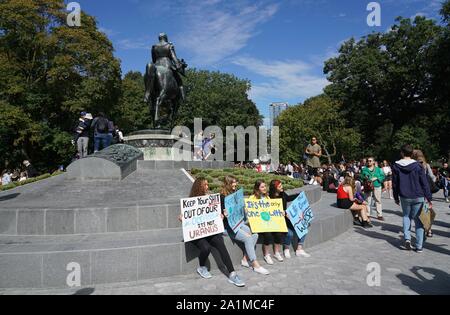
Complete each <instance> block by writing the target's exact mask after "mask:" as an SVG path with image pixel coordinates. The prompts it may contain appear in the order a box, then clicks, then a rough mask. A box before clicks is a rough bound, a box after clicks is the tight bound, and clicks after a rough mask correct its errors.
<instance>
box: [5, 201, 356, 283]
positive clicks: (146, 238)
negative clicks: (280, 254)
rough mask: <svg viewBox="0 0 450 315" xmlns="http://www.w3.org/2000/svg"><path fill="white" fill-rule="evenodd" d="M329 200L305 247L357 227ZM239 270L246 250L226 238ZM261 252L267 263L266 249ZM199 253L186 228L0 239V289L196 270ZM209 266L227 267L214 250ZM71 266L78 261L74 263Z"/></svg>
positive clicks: (318, 212) (317, 213)
mask: <svg viewBox="0 0 450 315" xmlns="http://www.w3.org/2000/svg"><path fill="white" fill-rule="evenodd" d="M333 202H334V200H333V199H330V198H325V199H323V200H321V201H320V202H319V203H316V204H315V205H313V211H314V214H315V220H314V221H313V223H312V226H311V228H310V231H309V234H308V237H307V241H306V247H312V246H315V245H318V244H320V243H322V242H325V241H328V240H330V239H332V238H334V237H336V236H338V235H340V234H342V233H344V232H346V231H348V230H349V229H351V227H352V221H353V220H352V216H351V214H350V212H349V211H342V210H340V209H336V208H333V207H332V203H333ZM225 242H226V246H227V249H228V251H229V252H230V255H231V257H232V260H233V263H234V264H235V266H238V265H239V263H240V259H241V258H242V251H241V249H240V248H239V247H238V246H236V245H235V244H233V242H232V241H231V240H230V239H229V238H228V237H226V238H225ZM257 254H258V256H259V259H262V257H261V256H262V249H261V245H258V248H257ZM197 256H198V249H197V248H196V247H195V246H193V245H192V244H191V243H187V244H185V243H183V242H182V229H181V228H173V229H161V230H153V231H139V232H126V233H112V234H100V235H60V236H22V237H18V236H15V237H14V236H0V288H64V287H67V286H68V284H67V281H66V280H67V277H68V275H69V274H70V273H71V271H72V269H70V268H69V271H68V266H69V267H73V266H76V267H79V268H80V270H81V285H82V286H90V285H95V284H102V283H115V282H135V281H140V280H147V279H152V278H158V277H166V276H175V275H180V274H187V273H193V272H195V269H196V268H197V266H198V259H197ZM213 257H214V258H211V259H210V266H211V268H213V269H217V268H219V266H220V267H223V264H222V263H221V260H220V258H219V257H218V256H217V253H216V252H215V251H213ZM71 263H75V264H72V265H70V264H71Z"/></svg>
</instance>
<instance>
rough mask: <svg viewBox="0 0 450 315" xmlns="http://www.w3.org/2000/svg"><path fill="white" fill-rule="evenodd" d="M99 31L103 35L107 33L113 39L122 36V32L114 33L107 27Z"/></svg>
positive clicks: (100, 28)
mask: <svg viewBox="0 0 450 315" xmlns="http://www.w3.org/2000/svg"><path fill="white" fill-rule="evenodd" d="M98 30H99V31H100V32H102V33H105V34H106V35H107V36H108V37H112V36H115V35H118V34H120V32H116V31H114V30H112V29H110V28H106V27H99V29H98Z"/></svg>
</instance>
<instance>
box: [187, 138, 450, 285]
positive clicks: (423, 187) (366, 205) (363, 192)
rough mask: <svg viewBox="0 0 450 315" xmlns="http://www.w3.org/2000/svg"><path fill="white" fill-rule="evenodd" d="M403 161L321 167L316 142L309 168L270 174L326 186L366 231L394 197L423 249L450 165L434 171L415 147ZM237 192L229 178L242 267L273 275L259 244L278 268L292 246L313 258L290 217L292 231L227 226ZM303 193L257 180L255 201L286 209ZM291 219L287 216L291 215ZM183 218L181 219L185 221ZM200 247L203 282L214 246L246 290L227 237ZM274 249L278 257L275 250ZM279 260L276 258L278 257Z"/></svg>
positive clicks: (201, 183)
mask: <svg viewBox="0 0 450 315" xmlns="http://www.w3.org/2000/svg"><path fill="white" fill-rule="evenodd" d="M400 155H401V159H400V160H398V161H396V162H395V163H392V164H391V163H390V162H389V161H387V160H384V161H382V162H381V161H377V160H376V159H375V158H374V157H370V156H369V157H367V158H363V159H361V160H360V161H349V162H341V163H338V164H321V163H320V157H321V156H322V149H321V147H320V145H319V144H318V143H317V139H316V138H313V139H312V141H311V144H310V145H308V147H307V148H306V149H305V159H306V163H305V164H302V163H300V164H297V163H293V162H289V163H287V164H286V165H280V166H279V168H278V169H277V170H275V171H274V170H271V169H270V164H267V165H269V167H267V169H266V170H265V171H266V172H271V173H275V174H280V175H286V176H289V177H292V178H298V179H299V180H304V181H305V183H306V184H309V185H320V186H322V189H323V190H324V191H326V192H328V193H334V194H336V201H337V202H336V205H335V206H336V207H337V208H341V209H348V210H351V213H352V214H353V216H354V224H355V225H359V226H361V227H363V228H372V227H373V225H372V223H371V221H372V218H373V217H372V208H374V210H375V211H376V217H375V218H376V219H377V220H379V221H381V222H383V221H384V220H385V219H384V216H383V204H382V195H383V194H385V198H387V199H392V200H394V201H395V203H396V204H397V205H398V206H401V208H402V212H403V239H404V245H403V248H404V249H405V250H415V251H416V252H417V253H421V252H422V251H423V246H424V242H425V239H426V237H432V236H433V233H432V230H431V227H430V228H429V229H428V230H425V227H424V224H423V223H422V221H421V219H420V215H421V213H422V212H423V211H427V209H432V208H433V204H432V199H433V196H432V195H433V193H436V192H438V191H439V190H441V189H443V191H444V197H445V201H446V202H449V199H448V198H449V189H450V171H449V168H448V163H446V162H444V163H443V164H442V167H441V168H432V167H431V166H430V164H428V163H427V160H426V158H425V155H424V154H423V152H422V151H420V150H414V148H413V147H412V146H410V145H404V146H403V147H402V148H401V152H400ZM262 164H263V165H264V163H255V162H253V163H245V164H244V163H239V164H236V165H235V167H236V168H246V169H254V170H255V171H257V172H261V166H258V165H262ZM208 188H209V186H208V181H207V180H206V179H205V178H197V180H196V181H195V182H194V184H193V187H192V190H191V195H190V196H191V197H196V196H203V195H206V194H208ZM236 189H237V180H236V178H234V177H232V176H226V177H225V178H224V183H223V187H222V191H221V199H222V207H221V208H222V218H223V220H224V226H225V229H226V234H228V235H229V236H230V238H231V239H232V240H234V241H235V242H238V243H242V245H243V248H244V250H243V258H242V260H241V265H242V266H244V267H247V268H251V269H252V270H254V271H255V272H257V273H259V274H262V275H268V274H269V273H270V272H269V271H268V270H267V269H266V268H264V267H262V266H261V263H260V262H259V261H258V260H257V256H256V252H255V248H256V243H257V242H258V240H260V242H261V243H262V254H263V255H262V256H263V259H264V261H265V263H266V264H267V265H269V266H270V265H273V264H274V261H278V262H283V261H284V259H286V258H288V259H289V258H291V254H290V247H291V246H293V248H294V250H295V253H296V256H298V257H310V255H309V254H308V253H306V252H305V250H304V248H303V246H304V243H305V238H302V239H300V240H299V239H298V237H297V235H296V233H295V230H294V228H293V226H292V224H291V222H290V220H289V218H288V217H287V216H286V224H287V226H288V233H259V234H255V233H252V231H251V228H250V227H249V226H248V225H244V226H243V227H242V228H241V230H239V231H238V232H237V233H235V232H233V231H232V229H231V228H230V226H229V225H228V223H227V211H226V209H225V207H224V198H225V197H226V196H227V195H229V194H232V193H234V192H235V191H236ZM297 197H298V195H291V196H290V195H288V194H286V193H285V192H284V190H283V184H282V182H281V181H280V180H273V181H272V182H271V183H270V184H269V185H267V184H266V183H265V182H264V181H262V180H258V181H256V183H255V185H254V189H253V194H252V196H251V197H250V199H255V200H260V199H271V198H276V199H282V200H283V206H284V209H285V210H286V209H287V204H288V202H291V201H293V200H294V199H295V198H297ZM285 215H286V212H285ZM180 220H181V217H180ZM412 222H414V224H415V233H416V242H415V244H414V246H413V245H412V244H411V242H412V238H411V230H412ZM193 243H194V244H195V245H196V246H197V247H198V248H199V249H200V256H199V263H200V266H199V268H198V269H197V272H198V274H199V275H200V276H201V277H203V278H210V277H211V274H210V273H209V271H208V268H207V267H206V259H207V257H208V256H209V254H210V252H211V247H215V248H217V250H218V251H219V253H220V255H221V257H222V260H223V261H224V263H225V265H226V267H227V269H228V272H229V282H230V283H233V284H235V285H237V286H244V285H245V283H244V281H243V280H242V279H241V278H240V277H239V276H238V275H237V273H236V271H235V269H234V267H233V264H232V262H231V258H230V255H229V253H228V251H227V249H226V246H225V243H224V239H223V234H218V235H214V236H211V237H207V238H204V239H200V240H197V241H194V242H193ZM272 251H273V255H272V253H271V252H272ZM272 257H273V258H274V259H273V258H272Z"/></svg>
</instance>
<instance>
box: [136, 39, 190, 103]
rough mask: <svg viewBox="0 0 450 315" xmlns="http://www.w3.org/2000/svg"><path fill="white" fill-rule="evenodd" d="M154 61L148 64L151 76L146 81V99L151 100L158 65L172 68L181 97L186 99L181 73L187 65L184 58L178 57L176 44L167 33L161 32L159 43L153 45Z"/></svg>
mask: <svg viewBox="0 0 450 315" xmlns="http://www.w3.org/2000/svg"><path fill="white" fill-rule="evenodd" d="M152 61H153V63H152V64H150V65H148V67H149V68H148V70H147V71H148V72H147V73H148V74H149V78H148V80H146V81H145V101H146V102H148V101H149V98H150V95H151V93H152V89H153V87H154V82H155V78H156V67H157V66H161V67H165V68H167V69H170V70H172V73H173V75H174V77H175V80H176V81H177V84H178V87H179V88H180V93H181V99H182V100H183V101H184V100H185V98H186V94H185V91H184V86H183V81H182V80H181V76H180V74H181V75H184V69H185V68H186V66H187V65H186V63H185V62H184V60H183V59H182V60H181V61H180V60H179V59H178V57H177V55H176V53H175V46H174V45H173V44H172V43H171V42H169V40H168V37H167V34H165V33H161V34H159V43H158V44H156V45H154V46H153V47H152Z"/></svg>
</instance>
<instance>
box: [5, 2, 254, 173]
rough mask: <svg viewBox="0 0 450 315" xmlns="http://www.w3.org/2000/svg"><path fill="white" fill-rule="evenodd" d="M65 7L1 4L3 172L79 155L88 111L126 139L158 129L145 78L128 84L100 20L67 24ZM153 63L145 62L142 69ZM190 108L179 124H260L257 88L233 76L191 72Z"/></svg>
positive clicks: (129, 77)
mask: <svg viewBox="0 0 450 315" xmlns="http://www.w3.org/2000/svg"><path fill="white" fill-rule="evenodd" d="M67 13H68V12H67V11H66V7H65V4H64V0H2V1H0V76H1V78H2V80H0V114H1V117H2V121H0V150H1V151H2V154H1V155H0V168H4V167H6V168H14V167H17V166H18V165H20V163H21V162H22V161H23V160H24V159H28V160H31V161H32V163H33V164H34V165H35V166H36V167H37V168H38V169H41V170H42V171H44V170H51V169H55V168H56V167H57V166H58V165H60V164H65V165H67V164H68V163H70V161H71V159H72V158H73V156H74V147H73V146H72V145H71V140H72V133H73V129H74V127H75V126H74V125H75V124H76V122H77V119H78V117H79V114H80V112H81V111H87V112H90V113H92V114H93V115H96V114H98V113H99V112H104V113H105V114H106V115H107V116H108V117H109V118H110V119H111V120H113V121H114V122H115V123H116V124H118V125H119V126H120V127H121V128H122V129H123V130H124V131H125V134H126V133H129V132H132V131H136V130H141V129H147V128H148V127H149V126H150V121H151V119H150V117H149V109H148V106H147V105H146V104H144V102H143V99H144V84H143V77H142V74H141V73H140V72H130V73H127V74H126V75H125V76H124V77H123V78H122V74H121V65H120V60H119V59H117V58H116V57H115V56H114V48H113V45H112V43H111V42H110V40H109V39H108V38H107V36H106V35H105V34H104V33H102V32H100V31H99V29H98V27H97V22H96V20H95V18H94V17H92V16H89V15H88V14H86V13H85V12H82V13H81V14H82V15H81V26H79V27H69V26H68V25H67V24H66V18H67ZM147 61H148V60H142V64H143V65H144V64H145V62H147ZM185 86H186V89H187V94H188V96H187V101H186V103H185V104H183V106H182V107H181V108H180V112H179V116H178V119H177V123H178V124H179V125H185V126H188V127H191V128H192V127H193V122H194V117H199V118H203V121H204V127H206V126H208V125H218V126H220V127H225V126H227V125H232V126H236V125H243V126H249V125H259V124H260V123H261V116H260V115H259V112H258V109H257V107H256V105H255V104H254V103H253V102H252V101H251V100H249V98H248V96H247V92H248V91H249V89H250V82H249V81H247V80H241V79H239V78H237V77H235V76H233V75H229V74H225V73H220V72H210V71H203V70H196V69H190V70H189V71H188V72H187V78H186V79H185Z"/></svg>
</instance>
